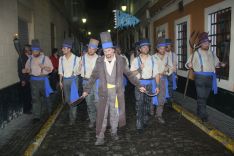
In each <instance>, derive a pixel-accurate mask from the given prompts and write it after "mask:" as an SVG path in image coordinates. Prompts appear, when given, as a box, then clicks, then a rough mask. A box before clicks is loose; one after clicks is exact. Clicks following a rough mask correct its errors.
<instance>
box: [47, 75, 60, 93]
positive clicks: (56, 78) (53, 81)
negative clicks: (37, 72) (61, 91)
mask: <svg viewBox="0 0 234 156" xmlns="http://www.w3.org/2000/svg"><path fill="white" fill-rule="evenodd" d="M49 80H50V86H51V88H52V89H53V90H57V86H58V83H59V75H58V72H56V71H53V72H52V73H51V74H50V76H49Z"/></svg>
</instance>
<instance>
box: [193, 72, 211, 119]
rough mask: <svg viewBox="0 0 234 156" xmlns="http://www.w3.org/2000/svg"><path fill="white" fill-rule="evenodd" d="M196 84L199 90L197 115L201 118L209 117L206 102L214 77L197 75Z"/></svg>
mask: <svg viewBox="0 0 234 156" xmlns="http://www.w3.org/2000/svg"><path fill="white" fill-rule="evenodd" d="M195 85H196V91H197V115H198V116H199V117H200V118H207V117H208V116H207V112H206V102H207V99H208V97H209V95H210V91H211V88H212V77H211V76H203V75H195Z"/></svg>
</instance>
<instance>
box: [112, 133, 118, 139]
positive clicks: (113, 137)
mask: <svg viewBox="0 0 234 156" xmlns="http://www.w3.org/2000/svg"><path fill="white" fill-rule="evenodd" d="M111 138H112V140H114V141H117V140H119V136H118V135H117V133H113V134H111Z"/></svg>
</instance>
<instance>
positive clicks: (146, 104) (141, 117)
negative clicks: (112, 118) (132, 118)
mask: <svg viewBox="0 0 234 156" xmlns="http://www.w3.org/2000/svg"><path fill="white" fill-rule="evenodd" d="M145 87H146V89H147V90H152V86H151V85H146V86H145ZM135 98H136V128H137V129H142V128H143V126H144V124H147V122H148V120H149V115H150V106H151V105H152V98H151V97H149V96H147V95H146V94H144V93H141V92H140V91H139V90H138V88H135Z"/></svg>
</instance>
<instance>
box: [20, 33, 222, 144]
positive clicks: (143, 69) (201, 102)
mask: <svg viewBox="0 0 234 156" xmlns="http://www.w3.org/2000/svg"><path fill="white" fill-rule="evenodd" d="M100 38H101V42H102V49H103V53H104V55H103V56H98V55H97V54H96V52H97V49H98V44H99V41H98V40H96V39H90V42H89V44H88V50H87V52H86V53H85V54H84V55H82V56H81V57H78V56H76V55H75V54H73V53H72V45H73V41H72V40H71V39H65V40H64V42H63V44H62V52H63V56H62V57H60V58H59V68H58V73H59V76H60V79H59V80H60V81H59V85H60V87H61V89H62V90H63V92H64V97H65V100H64V102H65V103H67V104H71V103H73V102H74V101H76V100H77V99H79V94H78V89H79V88H78V75H81V77H82V80H83V94H82V97H85V100H86V103H87V111H88V116H89V121H90V123H89V125H88V127H89V128H94V127H96V138H97V140H96V142H95V145H103V144H104V137H105V131H106V127H107V125H108V121H109V124H110V127H111V137H112V139H113V140H118V139H119V137H118V134H117V129H118V127H122V126H124V125H126V116H125V96H124V89H125V83H126V80H125V79H126V78H127V79H128V80H129V81H130V82H131V84H133V85H134V86H135V99H136V106H135V107H136V129H137V133H138V134H142V133H143V132H144V128H145V127H147V124H148V120H149V118H150V115H155V117H156V119H157V120H158V122H159V123H161V124H164V123H165V120H164V119H163V117H162V113H163V109H164V104H165V103H166V102H167V103H168V104H169V105H171V104H172V101H173V90H175V89H176V87H177V86H176V70H177V55H176V54H175V53H174V52H173V51H172V41H171V40H170V39H161V40H159V41H158V43H157V44H156V51H157V52H156V53H155V54H153V55H151V54H150V42H149V40H147V39H143V40H141V41H139V47H138V48H139V49H138V50H139V54H138V55H137V56H136V57H135V58H134V59H133V61H131V64H130V68H129V65H128V60H127V59H126V57H124V56H123V55H121V50H120V48H119V47H118V46H114V45H113V43H112V40H111V35H110V33H109V32H102V33H100ZM198 38H199V43H198V48H197V50H196V51H195V52H194V54H193V55H194V58H193V59H191V57H190V58H189V59H188V62H187V63H186V67H187V68H188V69H191V68H192V69H193V70H194V71H195V84H196V91H197V114H198V116H199V117H200V118H201V119H202V120H203V121H207V119H208V116H207V113H206V100H207V98H208V96H209V93H210V91H211V89H213V91H214V93H217V85H216V78H215V68H216V67H220V65H221V66H224V65H223V64H222V63H220V62H219V60H218V58H217V56H216V54H215V53H213V52H211V51H210V49H209V47H210V40H209V39H208V34H207V33H205V32H204V33H201V34H200V35H199V36H198ZM52 70H53V66H52V63H51V61H50V59H49V58H48V57H47V56H45V55H44V54H42V53H41V48H40V43H39V41H38V40H33V41H32V56H31V57H30V58H29V59H28V61H27V63H26V65H25V68H24V69H23V73H29V75H31V79H30V81H31V91H32V105H33V110H32V111H33V115H34V120H35V121H37V120H40V117H41V115H40V114H41V112H42V111H41V110H42V109H41V107H42V106H43V105H44V106H45V104H42V103H40V102H41V99H40V97H42V98H44V99H48V97H49V94H50V93H52V92H53V91H52V89H51V87H50V85H49V82H48V74H49V73H50V72H52ZM149 92H150V93H151V94H153V95H152V96H150V95H149V94H147V93H149ZM47 101H48V100H47ZM46 103H47V106H48V107H47V108H48V111H49V112H50V111H51V109H50V106H49V102H46ZM155 106H156V108H155ZM76 112H77V107H69V124H70V125H73V124H75V120H76V116H77V115H76Z"/></svg>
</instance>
